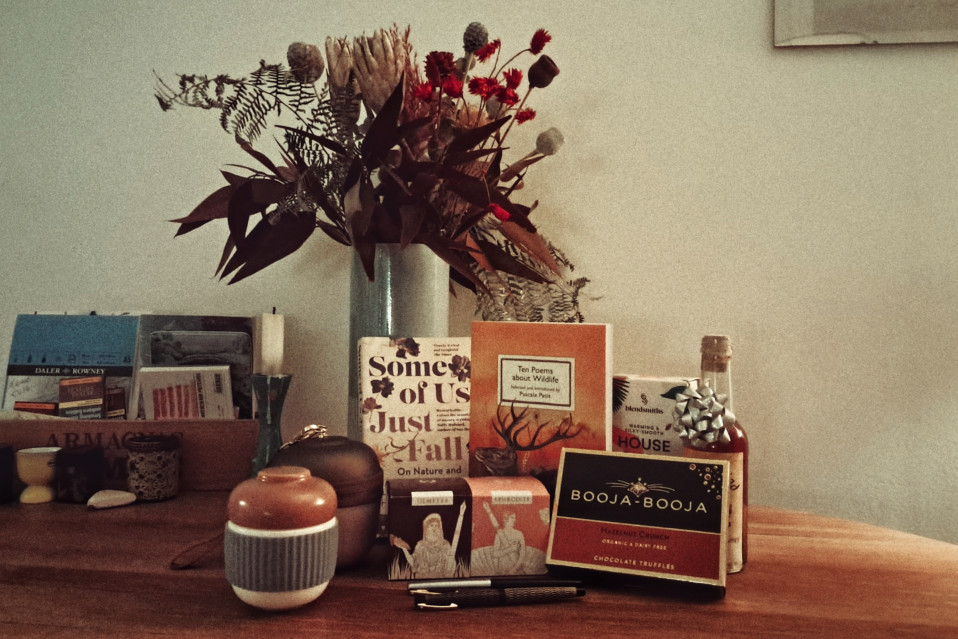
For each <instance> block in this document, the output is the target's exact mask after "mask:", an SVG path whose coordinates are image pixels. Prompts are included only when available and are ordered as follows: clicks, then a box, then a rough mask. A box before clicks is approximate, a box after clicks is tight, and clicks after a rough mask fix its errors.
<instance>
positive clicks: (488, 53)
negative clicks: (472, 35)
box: [476, 38, 502, 62]
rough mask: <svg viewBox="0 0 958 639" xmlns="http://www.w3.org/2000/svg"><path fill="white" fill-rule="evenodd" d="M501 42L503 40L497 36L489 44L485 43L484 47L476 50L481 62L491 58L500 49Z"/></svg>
mask: <svg viewBox="0 0 958 639" xmlns="http://www.w3.org/2000/svg"><path fill="white" fill-rule="evenodd" d="M501 44H502V42H500V41H499V38H496V39H495V40H493V41H492V42H490V43H489V44H487V45H485V46H484V47H482V48H481V49H479V50H478V51H476V57H477V58H478V59H479V62H485V61H486V60H488V59H489V58H491V57H492V56H493V55H494V54H495V53H496V51H498V50H499V46H500V45H501Z"/></svg>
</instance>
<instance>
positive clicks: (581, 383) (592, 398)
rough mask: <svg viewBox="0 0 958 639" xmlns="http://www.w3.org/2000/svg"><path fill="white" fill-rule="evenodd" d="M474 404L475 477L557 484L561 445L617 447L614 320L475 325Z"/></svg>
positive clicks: (472, 473) (471, 462)
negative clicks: (520, 477)
mask: <svg viewBox="0 0 958 639" xmlns="http://www.w3.org/2000/svg"><path fill="white" fill-rule="evenodd" d="M470 409H471V416H470V430H469V475H470V477H481V476H487V475H497V476H498V475H533V476H536V477H538V478H539V479H540V480H542V481H543V483H545V484H546V485H547V486H554V485H555V477H556V474H557V471H558V468H559V458H560V454H561V451H562V449H563V448H565V447H566V446H571V447H574V448H581V449H588V450H600V451H606V450H609V449H610V448H611V442H612V327H611V325H609V324H559V323H550V322H474V323H473V325H472V399H471V402H470Z"/></svg>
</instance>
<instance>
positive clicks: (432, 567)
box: [389, 502, 466, 579]
mask: <svg viewBox="0 0 958 639" xmlns="http://www.w3.org/2000/svg"><path fill="white" fill-rule="evenodd" d="M465 514H466V504H465V502H463V503H462V504H461V505H460V507H459V518H458V520H457V521H456V532H455V533H454V534H453V536H452V542H449V541H446V538H445V537H443V536H442V517H440V516H439V513H429V514H428V515H426V517H425V519H423V521H422V539H420V540H419V541H417V542H416V548H415V549H411V548H410V546H409V542H407V541H405V540H404V539H402V538H400V537H397V536H396V535H390V536H389V543H390V544H391V545H393V546H395V547H397V548H400V549H401V550H402V551H403V554H404V555H405V556H406V561H407V562H408V563H409V567H410V569H411V570H412V576H413V578H415V579H423V578H426V579H435V578H438V577H454V576H455V574H456V547H457V546H459V536H460V533H461V532H462V520H463V517H464V516H465ZM410 550H412V552H410Z"/></svg>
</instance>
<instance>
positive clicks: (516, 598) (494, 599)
mask: <svg viewBox="0 0 958 639" xmlns="http://www.w3.org/2000/svg"><path fill="white" fill-rule="evenodd" d="M583 595H585V589H584V588H580V587H577V586H543V587H532V588H523V587H519V588H463V589H461V590H451V591H446V592H430V591H428V590H419V591H417V592H415V593H414V596H415V600H414V601H415V605H416V607H417V608H419V609H420V610H454V609H456V608H477V607H481V606H515V605H522V604H533V603H548V602H554V601H564V600H566V599H572V598H575V597H582V596H583Z"/></svg>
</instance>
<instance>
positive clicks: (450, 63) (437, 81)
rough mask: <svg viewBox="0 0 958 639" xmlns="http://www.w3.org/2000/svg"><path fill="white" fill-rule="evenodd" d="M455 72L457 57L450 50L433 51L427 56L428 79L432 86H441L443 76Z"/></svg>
mask: <svg viewBox="0 0 958 639" xmlns="http://www.w3.org/2000/svg"><path fill="white" fill-rule="evenodd" d="M455 73H456V59H455V58H454V57H453V55H452V54H451V53H449V52H448V51H432V52H431V53H430V54H429V55H427V56H426V79H428V80H429V83H430V84H432V86H434V87H438V86H440V85H441V84H442V80H443V78H445V77H447V76H450V75H453V74H455Z"/></svg>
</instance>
